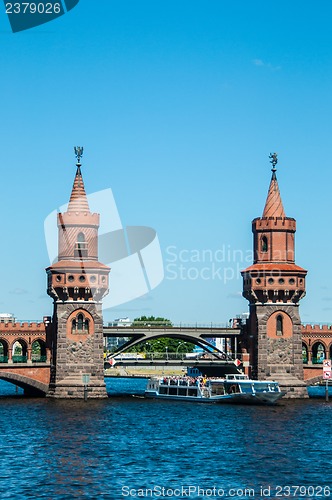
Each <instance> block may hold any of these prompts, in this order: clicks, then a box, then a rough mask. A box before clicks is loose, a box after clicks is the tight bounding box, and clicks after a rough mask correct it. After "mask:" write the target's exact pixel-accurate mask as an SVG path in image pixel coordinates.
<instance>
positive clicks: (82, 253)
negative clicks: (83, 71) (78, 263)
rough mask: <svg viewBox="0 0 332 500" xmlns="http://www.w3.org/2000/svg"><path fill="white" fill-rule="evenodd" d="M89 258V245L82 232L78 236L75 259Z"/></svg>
mask: <svg viewBox="0 0 332 500" xmlns="http://www.w3.org/2000/svg"><path fill="white" fill-rule="evenodd" d="M87 256H88V244H87V243H86V242H85V235H84V233H82V232H80V233H78V235H77V240H76V244H75V257H87Z"/></svg>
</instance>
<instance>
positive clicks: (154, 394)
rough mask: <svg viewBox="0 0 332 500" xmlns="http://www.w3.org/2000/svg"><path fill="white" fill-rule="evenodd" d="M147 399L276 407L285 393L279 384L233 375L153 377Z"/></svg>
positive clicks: (146, 394) (147, 391) (148, 386)
mask: <svg viewBox="0 0 332 500" xmlns="http://www.w3.org/2000/svg"><path fill="white" fill-rule="evenodd" d="M144 395H145V397H147V398H156V399H173V400H179V401H196V402H199V403H242V404H273V403H275V402H276V401H278V399H280V398H282V396H284V395H285V392H281V390H280V387H279V384H278V382H275V381H270V380H264V381H261V380H251V379H249V378H248V377H247V376H246V375H240V374H232V375H226V377H225V378H205V377H197V378H192V377H188V376H184V377H161V378H159V377H152V378H150V380H149V382H148V385H147V388H146V390H145V393H144Z"/></svg>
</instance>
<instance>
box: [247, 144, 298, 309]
mask: <svg viewBox="0 0 332 500" xmlns="http://www.w3.org/2000/svg"><path fill="white" fill-rule="evenodd" d="M270 158H271V163H272V178H271V182H270V186H269V190H268V195H267V199H266V203H265V207H264V211H263V216H262V217H258V218H257V219H254V220H253V222H252V232H253V234H254V248H253V250H254V264H253V265H252V266H250V267H248V268H247V269H246V270H245V271H243V272H242V276H243V296H244V297H245V298H246V299H247V300H249V302H250V303H266V302H274V303H275V302H284V303H290V302H294V303H296V302H298V301H299V300H300V299H301V298H302V297H304V295H305V276H306V274H307V271H306V270H304V269H302V268H301V267H299V266H297V265H296V264H295V251H294V234H295V231H296V221H295V219H292V218H290V217H286V215H285V211H284V207H283V203H282V200H281V196H280V191H279V186H278V181H277V176H276V164H277V161H278V160H277V154H276V153H273V154H270Z"/></svg>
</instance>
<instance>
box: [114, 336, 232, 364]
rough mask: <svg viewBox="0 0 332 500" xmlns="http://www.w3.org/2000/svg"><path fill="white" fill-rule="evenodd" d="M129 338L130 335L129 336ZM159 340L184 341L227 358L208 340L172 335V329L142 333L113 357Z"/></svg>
mask: <svg viewBox="0 0 332 500" xmlns="http://www.w3.org/2000/svg"><path fill="white" fill-rule="evenodd" d="M128 336H129V335H128ZM158 338H170V339H175V340H182V341H184V342H191V343H192V344H194V345H196V346H198V347H201V348H202V349H203V350H204V351H207V352H209V353H211V354H213V355H214V356H215V357H216V358H219V357H220V356H222V357H223V358H224V357H226V356H225V353H224V352H223V351H221V350H220V349H218V348H217V347H216V346H215V345H214V344H212V343H211V342H210V341H209V340H208V339H205V338H202V337H199V336H198V335H194V334H190V333H188V332H186V333H181V332H179V331H177V332H174V333H172V332H171V331H170V329H168V330H167V332H165V331H159V332H156V331H150V330H147V331H142V332H139V333H137V334H135V336H133V337H131V338H130V339H129V340H128V341H127V342H125V343H124V344H123V345H121V347H120V348H119V349H117V350H116V351H115V352H114V353H113V354H112V355H111V357H115V356H117V355H119V354H121V353H123V352H125V351H127V350H128V349H130V348H132V347H134V346H135V345H137V344H141V343H145V342H148V341H149V340H155V339H158Z"/></svg>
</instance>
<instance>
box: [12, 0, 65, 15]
mask: <svg viewBox="0 0 332 500" xmlns="http://www.w3.org/2000/svg"><path fill="white" fill-rule="evenodd" d="M60 12H61V4H60V3H58V2H57V3H54V4H52V3H45V4H44V3H35V2H31V3H30V2H22V3H18V2H15V3H11V2H7V3H6V14H60Z"/></svg>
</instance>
